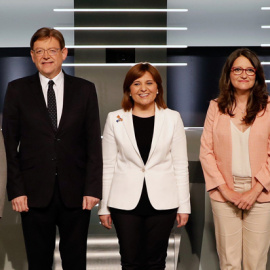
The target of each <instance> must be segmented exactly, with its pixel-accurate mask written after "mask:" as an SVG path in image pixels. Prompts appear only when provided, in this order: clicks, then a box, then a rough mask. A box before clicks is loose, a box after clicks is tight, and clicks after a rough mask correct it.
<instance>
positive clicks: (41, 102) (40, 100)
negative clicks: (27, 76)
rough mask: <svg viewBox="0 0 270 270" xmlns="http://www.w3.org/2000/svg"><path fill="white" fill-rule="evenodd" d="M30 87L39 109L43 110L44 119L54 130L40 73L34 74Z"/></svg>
mask: <svg viewBox="0 0 270 270" xmlns="http://www.w3.org/2000/svg"><path fill="white" fill-rule="evenodd" d="M29 87H30V91H31V92H32V96H33V98H34V104H35V106H36V107H37V109H38V110H39V111H41V115H42V117H43V119H44V121H45V122H46V123H47V124H48V128H50V129H51V130H52V131H53V132H54V129H53V125H52V122H51V119H50V117H49V113H48V109H47V106H46V102H45V99H44V95H43V92H42V87H41V83H40V79H39V75H38V73H36V74H35V75H34V76H32V78H31V81H30V85H29Z"/></svg>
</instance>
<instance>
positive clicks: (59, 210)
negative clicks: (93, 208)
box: [21, 181, 90, 270]
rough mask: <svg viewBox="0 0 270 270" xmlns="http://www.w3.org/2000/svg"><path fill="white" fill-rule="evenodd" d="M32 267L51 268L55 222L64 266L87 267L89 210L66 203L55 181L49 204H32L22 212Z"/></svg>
mask: <svg viewBox="0 0 270 270" xmlns="http://www.w3.org/2000/svg"><path fill="white" fill-rule="evenodd" d="M21 218H22V227H23V234H24V241H25V247H26V253H27V259H28V267H29V268H28V269H29V270H52V266H53V256H54V249H55V237H56V226H57V227H58V230H59V236H60V243H59V250H60V255H61V259H62V267H63V269H64V270H75V269H76V270H85V269H86V249H87V235H88V227H89V222H90V211H89V210H82V208H74V209H70V208H67V207H65V205H64V204H63V202H62V200H61V195H60V192H59V188H58V183H57V181H56V185H55V190H54V195H53V198H52V201H51V202H50V204H49V206H48V207H46V208H30V209H29V212H25V213H22V214H21Z"/></svg>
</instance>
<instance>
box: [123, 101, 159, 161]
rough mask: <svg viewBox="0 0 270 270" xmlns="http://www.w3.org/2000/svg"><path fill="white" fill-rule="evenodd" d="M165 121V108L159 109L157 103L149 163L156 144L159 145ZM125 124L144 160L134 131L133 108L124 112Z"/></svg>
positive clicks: (132, 142) (133, 144) (132, 141)
mask: <svg viewBox="0 0 270 270" xmlns="http://www.w3.org/2000/svg"><path fill="white" fill-rule="evenodd" d="M163 122H164V110H163V109H160V110H159V109H158V107H157V105H155V123H154V131H153V139H152V144H151V149H150V153H149V156H148V160H147V163H148V161H149V160H150V158H151V156H152V154H153V152H154V150H155V148H156V145H157V142H158V139H159V136H160V133H161V130H162V126H163ZM123 124H124V127H125V130H126V133H127V135H128V138H129V140H130V142H131V144H132V146H133V148H134V150H135V152H136V153H137V155H138V156H139V157H140V159H141V161H142V162H143V160H142V158H141V155H140V151H139V149H138V145H137V141H136V137H135V131H134V125H133V119H132V109H131V110H130V111H127V112H124V114H123Z"/></svg>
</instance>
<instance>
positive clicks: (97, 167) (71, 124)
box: [3, 73, 102, 208]
mask: <svg viewBox="0 0 270 270" xmlns="http://www.w3.org/2000/svg"><path fill="white" fill-rule="evenodd" d="M3 135H4V140H5V147H6V152H7V162H8V183H7V191H8V197H9V200H12V199H14V198H16V197H18V196H22V195H26V196H27V197H28V206H29V207H46V206H47V205H48V204H49V202H50V200H51V198H52V195H53V191H54V187H55V181H56V175H57V179H58V182H59V189H60V193H61V197H62V200H63V202H64V204H65V205H66V206H67V207H70V208H74V207H81V206H82V199H83V196H84V195H86V196H93V197H97V198H101V194H102V190H101V185H102V184H101V183H102V180H101V179H102V154H101V133H100V122H99V111H98V103H97V95H96V90H95V86H94V84H93V83H91V82H89V81H86V80H84V79H80V78H76V77H73V76H69V75H67V74H64V102H63V112H62V116H61V120H60V123H59V127H58V129H57V131H56V132H55V131H54V130H53V126H52V123H51V120H50V118H49V114H48V110H47V107H46V103H45V100H44V95H43V92H42V87H41V84H40V79H39V75H38V73H37V74H35V75H33V76H29V77H25V78H22V79H18V80H15V81H12V82H10V83H9V85H8V89H7V93H6V97H5V103H4V111H3Z"/></svg>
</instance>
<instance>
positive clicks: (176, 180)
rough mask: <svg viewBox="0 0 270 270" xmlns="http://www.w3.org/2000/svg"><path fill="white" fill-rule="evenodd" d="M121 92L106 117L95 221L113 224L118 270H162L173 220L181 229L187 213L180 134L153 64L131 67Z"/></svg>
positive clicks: (185, 170) (179, 125) (179, 123)
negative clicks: (119, 106)
mask: <svg viewBox="0 0 270 270" xmlns="http://www.w3.org/2000/svg"><path fill="white" fill-rule="evenodd" d="M123 88H124V96H123V100H122V108H123V109H121V110H118V111H115V112H111V113H109V115H108V117H107V121H106V125H105V129H104V134H103V140H102V141H103V164H104V165H103V196H102V201H101V202H100V209H99V216H100V220H101V223H102V225H103V226H104V227H106V228H108V229H110V228H111V227H112V221H113V223H114V226H115V229H116V232H117V236H118V239H119V244H120V254H121V265H122V269H123V270H129V269H133V270H134V269H138V270H143V269H147V270H150V269H155V270H163V269H165V260H166V256H167V247H168V240H169V235H170V232H171V229H172V227H173V224H174V221H175V219H176V220H177V224H178V225H177V226H178V227H181V226H184V225H185V224H186V223H187V221H188V217H189V213H190V199H189V198H190V195H189V181H188V159H187V149H186V136H185V131H184V127H183V123H182V120H181V118H180V115H179V113H178V112H176V111H172V110H170V109H168V108H167V106H166V104H165V102H164V100H163V88H162V80H161V77H160V74H159V72H158V71H157V69H156V68H154V67H153V66H152V65H150V64H148V63H140V64H137V65H135V66H133V67H132V68H131V69H130V70H129V71H128V73H127V75H126V78H125V81H124V87H123Z"/></svg>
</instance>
